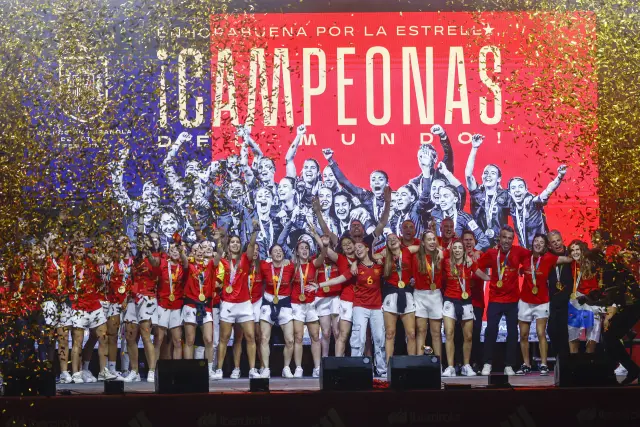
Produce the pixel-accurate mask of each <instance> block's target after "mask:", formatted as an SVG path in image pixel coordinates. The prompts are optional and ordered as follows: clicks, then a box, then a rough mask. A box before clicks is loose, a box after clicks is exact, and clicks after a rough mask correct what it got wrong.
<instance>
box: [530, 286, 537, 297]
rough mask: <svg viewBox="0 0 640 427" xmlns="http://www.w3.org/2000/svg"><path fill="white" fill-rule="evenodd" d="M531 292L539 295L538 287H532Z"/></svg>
mask: <svg viewBox="0 0 640 427" xmlns="http://www.w3.org/2000/svg"><path fill="white" fill-rule="evenodd" d="M531 293H532V294H534V295H538V287H537V286H534V287H533V288H531Z"/></svg>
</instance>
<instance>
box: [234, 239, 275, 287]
mask: <svg viewBox="0 0 640 427" xmlns="http://www.w3.org/2000/svg"><path fill="white" fill-rule="evenodd" d="M269 247H271V246H269ZM229 266H230V267H231V272H230V273H229V283H230V284H231V285H232V286H233V281H234V279H235V278H236V269H237V266H236V265H233V260H230V261H229Z"/></svg>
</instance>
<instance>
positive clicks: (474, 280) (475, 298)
mask: <svg viewBox="0 0 640 427" xmlns="http://www.w3.org/2000/svg"><path fill="white" fill-rule="evenodd" d="M462 243H463V244H464V249H465V251H466V253H467V257H469V258H470V259H471V260H472V261H473V262H476V261H478V259H480V256H481V255H482V252H480V251H479V250H477V249H476V243H477V242H476V236H475V235H474V234H473V231H471V230H466V231H465V232H464V233H462ZM471 305H472V306H473V316H474V319H475V320H474V322H473V339H472V344H471V366H472V367H473V370H474V372H477V371H479V370H480V369H481V368H479V366H480V365H481V364H482V342H481V341H480V333H481V332H482V320H483V318H484V306H485V301H484V280H482V279H480V278H479V277H477V276H476V275H475V274H474V275H473V276H472V277H471ZM457 332H458V329H456V334H457ZM457 346H458V344H457V343H456V347H457Z"/></svg>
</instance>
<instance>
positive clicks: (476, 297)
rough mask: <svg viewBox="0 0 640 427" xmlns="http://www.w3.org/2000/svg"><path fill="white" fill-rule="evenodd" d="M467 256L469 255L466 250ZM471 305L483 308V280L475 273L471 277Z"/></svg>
mask: <svg viewBox="0 0 640 427" xmlns="http://www.w3.org/2000/svg"><path fill="white" fill-rule="evenodd" d="M467 256H470V254H469V253H468V252H467ZM471 305H473V306H474V307H477V308H484V280H482V279H481V278H479V277H478V276H476V275H475V274H474V275H473V277H472V278H471Z"/></svg>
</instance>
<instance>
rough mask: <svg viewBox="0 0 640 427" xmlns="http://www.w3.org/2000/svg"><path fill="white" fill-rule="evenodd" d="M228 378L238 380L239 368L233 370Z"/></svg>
mask: <svg viewBox="0 0 640 427" xmlns="http://www.w3.org/2000/svg"><path fill="white" fill-rule="evenodd" d="M229 378H231V379H232V380H237V379H238V378H240V368H234V369H233V371H232V372H231V376H230V377H229Z"/></svg>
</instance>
